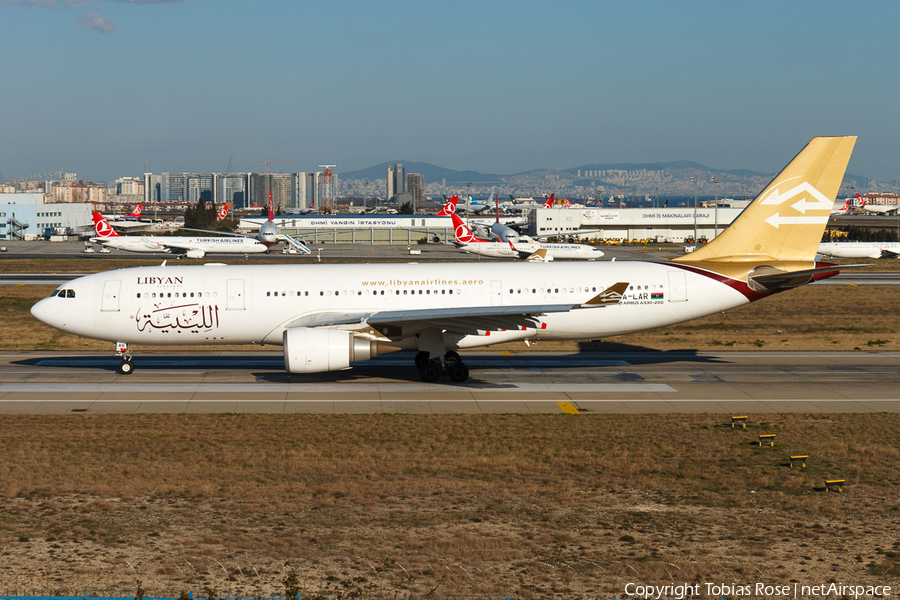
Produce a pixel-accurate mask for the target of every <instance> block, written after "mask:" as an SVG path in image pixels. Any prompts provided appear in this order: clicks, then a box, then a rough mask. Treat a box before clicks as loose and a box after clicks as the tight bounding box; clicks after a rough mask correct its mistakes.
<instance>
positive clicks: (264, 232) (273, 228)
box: [183, 190, 310, 254]
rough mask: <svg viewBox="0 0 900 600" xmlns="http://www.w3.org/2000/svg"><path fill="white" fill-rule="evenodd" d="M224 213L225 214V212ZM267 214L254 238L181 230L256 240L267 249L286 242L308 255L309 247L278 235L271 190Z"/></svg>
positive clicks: (237, 234)
mask: <svg viewBox="0 0 900 600" xmlns="http://www.w3.org/2000/svg"><path fill="white" fill-rule="evenodd" d="M230 205H231V203H228V206H230ZM226 212H227V210H226ZM268 213H269V219H268V220H267V221H266V222H264V223H260V225H259V230H258V231H257V233H256V235H255V236H251V235H248V234H244V233H226V232H219V231H210V230H207V229H189V228H183V229H184V230H185V231H197V232H199V233H216V234H218V235H219V236H232V237H236V238H248V239H256V240H258V241H259V243H260V244H262V245H264V246H266V247H267V248H268V247H270V246H274V245H275V244H277V243H278V242H280V241H283V242H287V243H288V244H290V245H291V246H293V247H294V248H295V249H296V250H299V251H300V252H303V253H304V254H309V253H310V249H309V246H307V245H306V244H305V243H303V242H302V241H300V240H295V239H294V238H292V237H291V236H289V235H287V234H285V233H280V232H279V231H278V226H277V225H276V224H275V207H274V205H273V203H272V190H269V203H268ZM216 218H218V219H223V218H225V217H224V214H223V212H222V211H219V214H218V215H217V216H216ZM246 220H247V221H250V222H253V221H252V219H246Z"/></svg>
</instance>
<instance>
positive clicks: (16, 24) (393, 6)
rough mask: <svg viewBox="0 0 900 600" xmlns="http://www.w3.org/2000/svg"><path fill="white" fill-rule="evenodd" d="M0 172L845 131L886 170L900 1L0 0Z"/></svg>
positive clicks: (661, 151)
mask: <svg viewBox="0 0 900 600" xmlns="http://www.w3.org/2000/svg"><path fill="white" fill-rule="evenodd" d="M0 23H2V25H3V33H2V35H0V56H2V64H3V69H2V79H0V173H2V175H3V178H4V180H5V181H8V180H9V178H10V176H11V175H13V174H15V176H16V177H17V178H21V177H24V176H29V175H37V174H41V173H49V172H56V171H61V170H65V171H73V172H76V173H77V174H78V175H79V176H80V177H84V178H88V179H95V180H99V181H112V180H114V179H115V178H117V177H121V176H126V175H139V174H141V173H143V172H144V166H145V163H146V164H147V165H149V169H150V170H151V171H153V172H157V173H159V172H179V171H194V172H210V171H224V170H225V169H226V167H227V166H228V161H229V157H230V156H231V155H234V160H233V164H232V170H233V171H248V170H262V167H261V166H260V165H259V164H258V161H261V160H264V159H265V158H267V157H268V158H270V159H273V160H285V161H288V160H290V161H300V162H299V163H297V164H292V165H283V166H278V165H274V166H273V168H272V169H271V170H272V171H273V172H274V171H297V170H314V169H316V167H317V166H318V165H319V164H324V163H334V164H337V165H338V171H339V172H347V171H352V170H356V169H361V168H365V167H369V166H372V165H375V164H378V163H381V162H384V161H388V160H396V159H401V160H410V161H424V162H430V163H434V164H437V165H440V166H442V167H447V168H452V169H460V170H463V169H474V170H477V171H481V172H485V173H501V174H512V173H517V172H522V171H526V170H529V169H534V168H540V167H546V168H568V167H574V166H578V165H582V164H586V163H608V162H650V161H670V160H681V159H685V160H694V161H697V162H700V163H703V164H705V165H707V166H710V167H714V168H722V169H732V168H748V169H753V170H757V171H763V172H773V171H777V170H778V169H779V168H780V167H782V166H783V165H784V164H786V163H787V162H788V160H789V159H790V158H792V157H793V156H794V154H796V153H797V152H798V151H799V150H800V149H801V148H802V146H803V145H804V144H805V143H806V142H807V141H808V140H809V138H811V137H813V136H816V135H858V136H859V141H858V142H857V145H856V151H855V153H854V155H853V158H852V160H851V163H850V167H849V170H850V171H851V172H853V173H856V174H859V175H863V176H868V177H875V178H892V177H900V160H898V159H900V132H898V129H900V116H898V112H900V49H898V48H900V45H898V40H900V2H896V1H894V0H888V1H883V2H865V1H861V2H860V1H857V2H853V3H850V2H838V1H835V0H820V1H788V2H785V1H783V0H780V1H777V2H770V1H759V0H757V1H755V2H722V1H721V0H717V1H710V2H700V1H697V2H693V1H684V2H674V1H658V2H657V1H640V0H635V1H629V2H622V1H621V0H618V1H615V2H602V1H597V0H587V1H583V2H582V1H565V0H562V1H560V2H547V1H542V2H535V1H532V0H517V1H507V0H502V1H491V0H478V1H468V0H462V1H456V0H450V1H447V2H440V3H438V2H427V1H426V2H422V1H420V0H419V1H387V2H351V1H341V0H336V1H330V2H302V1H295V0H259V1H255V2H250V1H247V0H243V1H238V0H181V1H180V0H170V1H154V0H0Z"/></svg>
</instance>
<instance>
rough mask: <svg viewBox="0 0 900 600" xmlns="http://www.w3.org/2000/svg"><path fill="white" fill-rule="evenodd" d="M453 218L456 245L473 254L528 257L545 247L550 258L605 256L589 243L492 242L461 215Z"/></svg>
mask: <svg viewBox="0 0 900 600" xmlns="http://www.w3.org/2000/svg"><path fill="white" fill-rule="evenodd" d="M450 216H451V218H452V219H453V230H454V232H455V234H456V242H454V243H455V244H456V247H457V248H459V249H460V250H464V251H466V252H471V253H472V254H481V255H482V256H492V257H494V258H526V257H528V256H531V255H532V254H534V253H535V252H536V251H538V250H540V249H544V250H546V251H547V254H548V255H549V256H550V260H554V259H559V258H566V259H577V260H595V259H597V258H600V257H601V256H603V251H602V250H600V249H599V248H594V247H593V246H588V245H587V244H551V243H544V242H532V241H528V242H519V243H518V244H514V243H513V242H492V241H490V240H485V239H482V238H480V237H477V236H476V235H475V234H474V233H472V230H471V229H469V227H468V226H467V225H466V224H465V222H464V221H463V220H462V219H460V218H459V215H457V214H452V215H450Z"/></svg>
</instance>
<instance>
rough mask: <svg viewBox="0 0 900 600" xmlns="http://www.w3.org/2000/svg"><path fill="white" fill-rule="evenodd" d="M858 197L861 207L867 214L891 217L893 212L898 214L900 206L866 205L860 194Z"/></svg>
mask: <svg viewBox="0 0 900 600" xmlns="http://www.w3.org/2000/svg"><path fill="white" fill-rule="evenodd" d="M856 197H857V198H858V199H859V207H860V208H861V209H863V210H864V211H866V212H870V213H875V214H878V215H889V214H891V213H893V212H897V209H898V208H900V206H897V205H894V206H889V205H880V204H866V201H865V199H863V198H862V196H860V195H859V194H856Z"/></svg>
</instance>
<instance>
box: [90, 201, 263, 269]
mask: <svg viewBox="0 0 900 600" xmlns="http://www.w3.org/2000/svg"><path fill="white" fill-rule="evenodd" d="M92 214H93V216H94V231H95V232H96V233H97V237H93V238H91V241H92V242H94V243H99V244H102V245H104V246H106V247H107V248H116V249H118V250H127V251H129V252H168V253H169V254H177V255H178V256H179V257H181V256H187V257H188V258H203V257H204V256H206V255H207V254H255V253H258V252H266V251H267V250H268V249H269V248H268V246H265V245H264V244H262V243H261V242H260V241H259V240H257V239H254V238H248V237H231V236H218V237H214V236H206V237H181V236H174V235H172V236H168V235H165V236H163V235H119V234H118V233H116V230H115V229H113V226H112V225H110V224H109V222H107V220H106V219H104V218H103V215H101V214H100V213H96V212H95V213H92Z"/></svg>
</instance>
